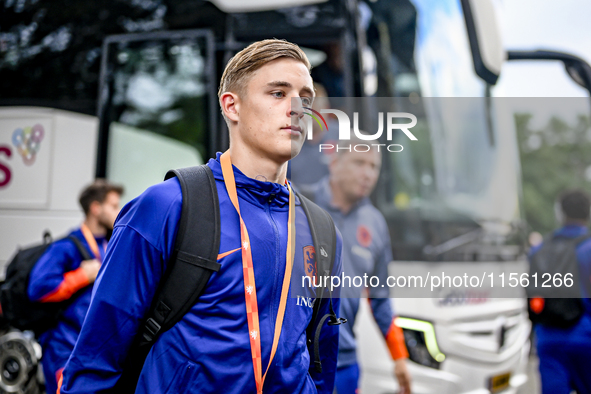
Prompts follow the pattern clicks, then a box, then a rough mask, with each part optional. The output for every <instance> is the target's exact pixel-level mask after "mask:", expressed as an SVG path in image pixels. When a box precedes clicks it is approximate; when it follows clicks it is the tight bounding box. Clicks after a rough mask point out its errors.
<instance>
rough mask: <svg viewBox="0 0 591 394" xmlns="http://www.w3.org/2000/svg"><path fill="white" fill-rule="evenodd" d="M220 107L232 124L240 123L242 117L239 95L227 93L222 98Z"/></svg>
mask: <svg viewBox="0 0 591 394" xmlns="http://www.w3.org/2000/svg"><path fill="white" fill-rule="evenodd" d="M220 106H221V107H222V111H223V113H224V115H226V117H227V118H228V119H230V120H231V121H232V122H238V119H239V117H240V115H239V114H240V98H239V97H238V95H237V94H235V93H232V92H226V93H224V94H222V95H221V96H220Z"/></svg>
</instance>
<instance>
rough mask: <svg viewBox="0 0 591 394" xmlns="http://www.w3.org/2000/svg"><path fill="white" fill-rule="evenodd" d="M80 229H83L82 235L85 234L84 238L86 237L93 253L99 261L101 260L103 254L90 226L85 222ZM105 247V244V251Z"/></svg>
mask: <svg viewBox="0 0 591 394" xmlns="http://www.w3.org/2000/svg"><path fill="white" fill-rule="evenodd" d="M80 230H81V231H82V235H84V238H85V239H86V242H87V243H88V246H90V250H92V254H94V256H95V257H96V259H97V260H98V261H101V254H100V253H99V247H98V244H97V243H96V239H94V235H92V232H91V231H90V229H89V228H88V226H87V225H86V224H84V223H83V224H82V227H81V228H80ZM104 249H105V248H104V245H103V251H104Z"/></svg>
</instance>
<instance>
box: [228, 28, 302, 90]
mask: <svg viewBox="0 0 591 394" xmlns="http://www.w3.org/2000/svg"><path fill="white" fill-rule="evenodd" d="M284 57H286V58H291V59H294V60H297V61H300V62H302V63H303V64H304V65H305V66H306V68H307V69H308V71H309V70H310V69H311V68H312V66H311V65H310V61H309V60H308V57H307V56H306V54H305V53H304V51H302V49H301V48H300V47H299V46H297V45H296V44H292V43H291V42H288V41H286V40H277V39H271V40H262V41H257V42H254V43H252V44H250V45H249V46H247V47H246V48H244V49H243V50H241V51H240V52H238V53H237V54H236V55H234V57H232V59H230V61H229V62H228V64H227V65H226V69H225V70H224V74H223V75H222V80H221V81H220V88H219V90H218V97H221V96H222V94H224V93H226V92H234V93H237V94H244V88H245V87H246V84H247V82H248V79H249V77H250V76H251V75H252V73H254V72H255V71H256V70H258V69H259V68H261V67H262V66H264V65H265V64H267V63H269V62H271V61H273V60H276V59H279V58H284Z"/></svg>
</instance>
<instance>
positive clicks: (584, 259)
mask: <svg viewBox="0 0 591 394" xmlns="http://www.w3.org/2000/svg"><path fill="white" fill-rule="evenodd" d="M586 232H587V228H586V227H584V226H576V225H567V226H564V227H562V228H560V229H558V230H557V231H556V232H555V233H554V234H555V235H556V236H560V237H566V238H576V237H579V236H581V235H583V234H585V233H586ZM539 249H540V246H538V247H536V248H534V249H532V251H531V253H530V254H531V255H533V254H535V253H536V252H537V251H538V250H539ZM577 259H578V261H579V272H580V278H581V281H582V283H581V287H582V291H583V294H582V296H583V303H584V305H585V314H584V315H583V317H582V318H581V319H580V320H579V321H578V322H577V324H575V325H574V326H572V327H569V328H566V329H563V328H556V327H548V326H544V325H541V324H538V325H536V327H535V330H536V338H537V350H538V356H539V358H540V367H539V368H540V376H541V379H542V393H543V394H569V393H570V392H571V390H574V389H575V388H576V389H577V390H578V391H577V392H578V393H580V394H591V373H590V372H589V371H591V359H589V355H590V354H591V299H590V298H589V297H591V293H590V292H589V289H591V239H587V240H585V241H583V242H581V243H579V245H578V246H577Z"/></svg>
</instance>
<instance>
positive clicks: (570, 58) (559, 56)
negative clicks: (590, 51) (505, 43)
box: [507, 50, 591, 96]
mask: <svg viewBox="0 0 591 394" xmlns="http://www.w3.org/2000/svg"><path fill="white" fill-rule="evenodd" d="M507 60H509V61H515V60H517V61H519V60H541V61H551V60H556V61H560V62H562V63H563V64H564V68H565V70H566V72H567V74H568V75H569V76H570V77H571V78H572V80H573V81H575V82H576V83H577V84H579V85H580V86H582V87H584V88H585V89H587V91H588V92H589V96H591V66H590V65H589V63H587V62H586V61H585V60H583V59H581V58H580V57H578V56H574V55H571V54H570V53H565V52H559V51H549V50H537V51H509V52H507Z"/></svg>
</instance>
